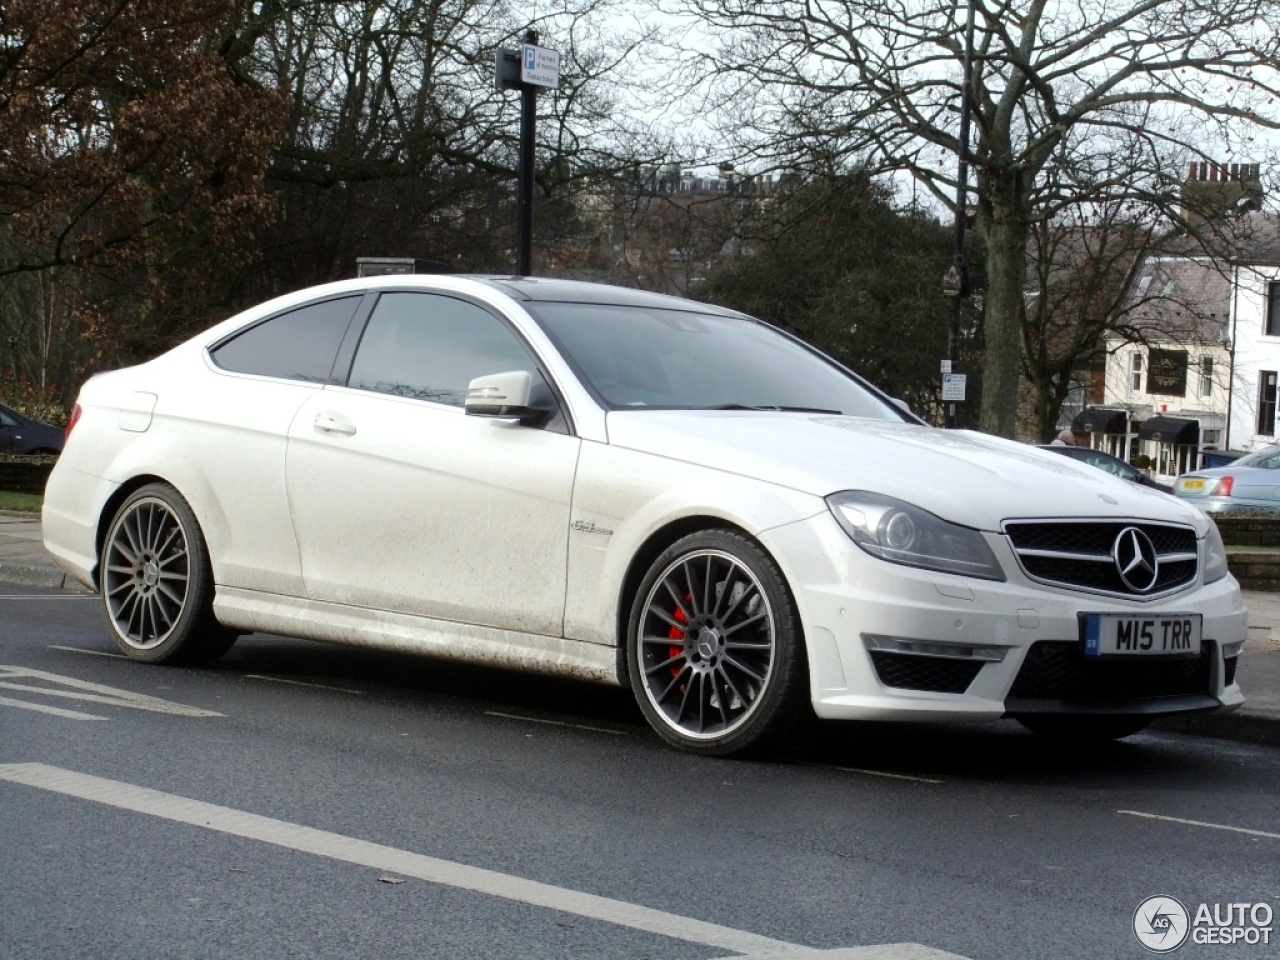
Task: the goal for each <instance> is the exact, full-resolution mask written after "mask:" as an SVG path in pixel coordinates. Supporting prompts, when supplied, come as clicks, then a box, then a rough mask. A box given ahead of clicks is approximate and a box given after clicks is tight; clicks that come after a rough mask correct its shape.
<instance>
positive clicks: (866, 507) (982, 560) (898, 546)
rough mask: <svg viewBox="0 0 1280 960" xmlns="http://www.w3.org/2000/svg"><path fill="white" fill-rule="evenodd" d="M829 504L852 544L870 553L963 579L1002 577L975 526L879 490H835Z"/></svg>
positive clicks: (884, 558) (893, 561)
mask: <svg viewBox="0 0 1280 960" xmlns="http://www.w3.org/2000/svg"><path fill="white" fill-rule="evenodd" d="M827 506H828V507H830V509H831V513H832V515H833V516H834V517H835V518H836V522H837V523H839V524H840V526H841V527H842V528H843V529H844V532H845V533H847V534H848V535H849V537H850V538H851V539H852V540H853V542H854V543H856V544H857V545H858V546H859V547H861V548H862V549H863V550H865V551H866V552H867V553H869V554H871V555H872V556H873V557H879V558H880V559H881V560H888V561H889V562H890V563H903V564H906V565H907V566H909V567H922V568H923V569H925V570H939V571H941V572H943V573H957V574H960V575H961V576H965V577H981V578H982V579H984V580H1003V579H1004V574H1003V573H1002V572H1001V570H1000V564H998V563H997V562H996V558H995V554H993V553H992V552H991V548H990V547H988V546H987V542H986V541H985V540H984V539H983V538H982V534H980V533H978V531H977V530H971V529H969V528H968V527H961V526H957V525H956V524H954V523H948V522H947V521H945V520H943V519H942V518H941V517H936V516H934V515H933V514H932V513H929V512H927V511H925V510H921V509H920V508H919V507H914V506H912V505H911V504H909V503H904V502H903V501H901V500H895V499H894V498H893V497H886V496H884V495H882V494H879V493H864V492H862V491H860V490H846V491H845V492H843V493H833V494H832V495H831V496H829V497H827Z"/></svg>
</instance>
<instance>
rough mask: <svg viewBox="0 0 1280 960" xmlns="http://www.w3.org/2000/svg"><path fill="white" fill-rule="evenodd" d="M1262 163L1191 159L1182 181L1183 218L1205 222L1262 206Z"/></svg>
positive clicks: (1194, 222) (1195, 221)
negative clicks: (1226, 162)
mask: <svg viewBox="0 0 1280 960" xmlns="http://www.w3.org/2000/svg"><path fill="white" fill-rule="evenodd" d="M1260 174H1261V166H1260V165H1259V164H1256V163H1232V164H1225V163H1211V162H1209V161H1206V160H1200V161H1198V162H1196V161H1193V162H1192V163H1191V164H1190V166H1189V167H1188V168H1187V179H1186V180H1185V181H1184V182H1183V184H1182V217H1183V219H1184V220H1186V221H1187V222H1188V223H1191V224H1197V223H1205V222H1207V221H1209V220H1214V219H1216V218H1218V217H1222V216H1230V215H1233V214H1239V213H1244V212H1246V211H1249V210H1257V209H1259V208H1260V207H1261V206H1262V179H1261V176H1260Z"/></svg>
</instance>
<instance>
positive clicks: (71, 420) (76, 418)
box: [62, 403, 84, 446]
mask: <svg viewBox="0 0 1280 960" xmlns="http://www.w3.org/2000/svg"><path fill="white" fill-rule="evenodd" d="M82 413H84V411H83V410H81V409H80V404H78V403H77V404H76V405H75V406H74V407H72V408H71V416H69V417H67V430H66V433H64V434H63V435H62V444H63V446H66V443H67V441H68V440H70V439H71V431H72V430H74V429H75V428H76V424H77V423H79V422H80V414H82Z"/></svg>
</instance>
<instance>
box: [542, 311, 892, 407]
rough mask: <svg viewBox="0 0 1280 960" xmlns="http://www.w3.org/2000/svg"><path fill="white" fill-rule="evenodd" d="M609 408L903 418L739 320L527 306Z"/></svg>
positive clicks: (763, 328) (804, 352)
mask: <svg viewBox="0 0 1280 960" xmlns="http://www.w3.org/2000/svg"><path fill="white" fill-rule="evenodd" d="M525 306H526V309H528V310H529V312H530V313H531V314H533V316H534V317H535V318H536V319H537V320H538V322H539V323H540V324H541V325H542V327H543V329H544V330H546V332H547V334H548V336H550V337H551V339H552V340H554V341H555V343H556V345H557V347H559V349H560V352H561V353H562V354H564V356H565V358H566V359H567V360H568V361H569V362H570V363H571V364H572V365H573V366H574V367H575V369H576V371H577V373H578V375H579V376H580V377H581V378H582V380H583V381H584V382H585V383H586V384H587V386H588V387H589V388H590V389H592V390H593V391H594V392H595V394H596V395H597V396H598V397H599V398H600V399H601V400H603V401H604V403H605V405H606V406H608V407H610V408H613V409H637V408H648V407H656V408H665V409H672V408H676V409H691V408H692V409H757V408H761V409H783V410H804V411H816V412H826V413H842V414H847V415H850V416H857V417H869V418H874V419H878V420H905V419H907V417H906V415H905V414H904V413H903V412H902V411H901V410H899V409H898V408H897V407H895V406H894V405H893V404H892V403H890V402H888V401H887V400H885V399H883V398H881V397H880V396H878V395H877V394H875V393H873V392H871V390H869V389H868V388H867V387H866V386H864V385H863V384H862V383H860V382H859V381H858V380H857V379H855V378H854V377H852V376H850V375H849V374H848V373H846V372H845V371H843V370H841V369H840V368H839V367H838V366H836V365H835V364H834V363H833V362H831V361H829V360H827V359H826V358H825V357H823V356H822V354H820V353H818V352H816V351H814V350H811V349H810V348H808V347H806V346H805V345H804V344H802V343H800V342H799V341H797V340H794V339H792V338H791V337H788V336H787V335H785V334H783V333H781V332H780V331H778V330H775V329H774V328H772V327H770V326H768V325H766V324H763V323H759V322H756V321H752V320H747V319H744V318H741V317H733V316H722V315H717V314H709V313H697V312H694V311H685V310H663V309H654V308H652V307H638V306H621V305H617V304H587V303H550V302H541V303H527V304H525Z"/></svg>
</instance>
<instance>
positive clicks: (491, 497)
mask: <svg viewBox="0 0 1280 960" xmlns="http://www.w3.org/2000/svg"><path fill="white" fill-rule="evenodd" d="M529 282H531V283H534V282H536V281H529ZM385 288H396V289H402V290H403V289H422V290H431V291H436V292H446V293H457V294H465V295H466V296H467V297H468V298H470V299H471V300H472V301H473V302H476V303H482V304H485V305H486V306H487V307H488V308H489V309H490V310H491V311H492V312H494V313H495V314H497V315H500V316H502V317H504V318H506V320H507V322H509V323H510V324H511V326H512V327H513V328H514V329H515V330H516V331H518V332H519V334H520V335H521V336H522V337H523V338H524V340H525V341H526V343H527V345H528V347H529V348H530V349H532V351H533V352H534V354H535V355H536V359H537V361H538V363H539V364H540V365H541V367H542V369H543V370H544V371H545V372H546V374H547V376H548V379H549V380H550V381H551V382H552V383H553V384H554V385H555V387H556V389H557V391H558V395H559V396H560V398H561V401H562V403H563V405H564V410H565V414H566V420H567V423H568V429H567V430H565V431H564V432H552V431H545V430H541V429H536V428H531V427H527V426H522V425H520V424H518V423H515V422H513V421H511V420H495V419H485V418H480V417H475V416H467V415H465V414H464V413H463V411H462V409H461V408H459V407H453V406H448V405H445V404H441V403H434V402H430V401H425V400H419V399H410V398H405V397H395V396H388V395H385V394H378V393H371V392H368V391H364V390H357V389H353V388H349V387H346V386H342V385H337V384H332V383H331V384H328V385H320V384H316V383H308V382H300V381H296V380H281V379H275V378H272V377H263V376H253V375H244V374H236V373H230V372H227V371H225V370H222V369H220V368H218V367H217V366H216V365H215V364H214V363H212V362H211V361H210V358H209V354H208V348H209V347H210V346H211V345H213V344H215V343H217V342H218V341H220V340H221V339H222V338H224V337H225V336H226V335H227V334H229V333H232V332H234V331H237V330H240V329H241V328H244V327H246V326H248V325H249V324H251V323H253V322H254V321H256V320H258V319H259V318H263V317H267V316H271V315H273V314H275V313H278V312H280V311H281V310H283V309H284V308H286V307H291V306H297V305H300V304H305V303H308V302H310V301H311V300H314V299H316V298H317V297H320V296H324V295H332V294H334V293H340V292H352V291H360V290H374V291H376V290H378V289H385ZM487 372H488V373H499V372H501V371H496V370H495V371H487ZM140 397H141V398H154V400H152V399H146V401H145V403H143V402H142V401H140V399H139V398H140ZM79 404H80V407H81V409H82V416H81V419H80V421H79V424H78V425H77V426H76V428H75V430H74V433H73V438H72V441H71V442H70V443H69V444H68V446H67V449H66V451H65V452H64V454H63V456H62V458H61V460H60V462H59V463H58V465H57V467H56V468H55V470H54V472H53V475H52V477H51V479H50V483H49V487H48V490H47V493H46V500H45V509H44V525H45V526H44V529H45V534H46V545H47V546H48V548H49V550H50V552H51V553H52V555H53V556H54V558H55V559H56V561H57V562H58V564H59V565H60V566H61V567H62V568H63V569H65V570H66V571H67V572H68V573H69V574H71V575H72V576H74V577H75V578H77V579H78V580H80V581H81V582H83V583H85V584H86V585H88V586H91V587H96V586H97V584H98V579H97V578H98V564H99V538H100V536H101V533H102V530H103V529H104V526H105V524H106V523H107V522H108V521H109V520H110V516H109V514H110V513H111V512H112V508H110V507H109V503H111V502H113V501H112V497H113V495H115V494H117V492H118V491H121V490H122V489H125V488H128V487H132V486H135V485H137V483H139V482H141V481H142V480H143V479H145V478H151V479H158V480H162V481H164V482H165V483H168V484H170V485H172V486H173V487H174V488H175V489H176V490H177V491H178V492H179V493H180V494H181V496H182V497H183V498H184V499H185V500H186V502H187V503H188V504H189V505H190V507H191V509H192V511H193V512H194V514H195V516H196V518H197V520H198V522H199V525H200V528H201V531H202V532H203V535H204V537H205V540H206V542H207V544H208V550H209V555H210V559H211V562H212V567H213V579H214V583H215V584H216V596H215V599H214V602H213V609H214V612H215V614H216V616H217V617H218V619H219V621H220V622H222V623H223V624H225V625H226V626H228V627H231V628H234V629H237V630H242V631H253V630H258V631H268V632H275V633H286V634H294V635H298V636H303V637H310V638H312V639H316V640H324V641H330V642H338V643H349V644H359V645H368V646H376V647H384V648H389V649H397V650H416V651H419V652H425V653H430V654H432V655H436V656H443V657H452V658H457V659H463V660H469V661H472V662H478V663H487V664H494V665H501V666H507V667H514V668H518V669H524V670H530V671H534V672H544V673H558V674H564V675H569V676H575V677H581V678H588V679H593V680H597V681H603V682H611V683H626V682H627V674H626V666H625V664H624V662H623V658H622V657H621V656H620V655H619V653H618V651H619V649H620V647H621V645H623V644H624V642H625V638H624V636H623V633H624V631H625V628H626V620H627V615H628V613H629V609H630V604H631V602H632V597H631V595H630V594H629V593H628V592H627V587H628V585H630V586H631V587H634V586H635V581H634V576H635V569H636V568H635V558H636V556H637V555H638V554H642V553H643V552H644V551H645V550H647V549H649V547H650V546H651V545H652V544H653V542H654V538H655V537H662V536H664V531H666V530H668V529H671V528H672V526H673V525H680V524H689V523H690V522H692V523H693V524H695V525H698V524H700V525H703V526H705V525H707V524H712V523H714V524H718V525H722V526H727V527H731V528H734V529H737V530H739V531H741V532H742V533H743V534H745V535H746V536H747V537H749V538H751V539H753V540H755V541H756V542H758V543H759V544H760V545H761V546H762V547H763V548H764V549H765V550H766V551H767V553H768V554H769V555H770V556H771V557H772V558H773V559H774V560H775V561H776V563H777V565H778V567H779V568H780V569H781V571H782V573H783V575H784V576H785V579H786V583H787V586H788V587H789V589H790V591H791V593H792V594H793V595H794V598H795V602H796V605H797V607H798V609H799V612H800V619H801V623H802V626H803V633H804V642H805V648H806V653H807V661H808V670H809V688H810V701H811V703H812V705H813V708H814V710H815V711H816V712H817V713H818V714H819V715H820V716H822V717H828V718H845V719H860V718H861V719H866V718H875V719H915V718H934V719H944V718H950V719H990V718H996V717H1000V716H1002V715H1004V714H1005V712H1006V707H1005V702H1004V701H1005V698H1006V696H1007V694H1008V691H1009V688H1010V685H1011V684H1012V683H1013V680H1014V677H1015V675H1016V674H1017V671H1018V669H1019V667H1020V666H1021V665H1022V663H1023V660H1024V658H1025V656H1026V653H1027V650H1028V649H1029V648H1030V646H1031V644H1032V643H1034V642H1036V641H1039V640H1058V641H1075V640H1076V639H1077V638H1078V637H1079V633H1080V620H1079V616H1080V614H1082V613H1107V612H1124V611H1128V612H1138V613H1142V612H1146V613H1151V612H1157V613H1173V612H1178V613H1183V612H1195V613H1199V614H1201V615H1202V617H1203V624H1204V638H1205V640H1208V641H1213V642H1214V644H1215V646H1214V648H1213V649H1214V650H1215V651H1216V653H1215V654H1214V656H1215V657H1216V659H1215V661H1214V664H1213V671H1214V673H1213V676H1214V683H1213V689H1212V690H1211V691H1210V693H1211V695H1212V697H1213V698H1214V700H1215V701H1216V702H1217V704H1218V706H1219V708H1220V709H1231V708H1233V707H1235V706H1238V705H1239V704H1240V702H1241V701H1242V696H1241V694H1240V691H1239V687H1238V686H1237V685H1235V684H1234V683H1232V684H1227V683H1225V682H1224V679H1223V651H1224V649H1225V650H1229V651H1233V652H1238V648H1239V645H1240V644H1242V642H1243V640H1244V638H1245V629H1246V618H1245V610H1244V606H1243V603H1242V600H1241V596H1240V591H1239V588H1238V585H1237V584H1236V582H1235V580H1234V579H1233V578H1232V577H1231V576H1230V575H1225V576H1222V577H1221V578H1219V579H1217V580H1216V581H1215V582H1213V583H1206V582H1205V580H1204V570H1205V567H1206V561H1207V555H1206V550H1207V544H1208V542H1209V540H1208V538H1210V537H1211V536H1212V535H1213V534H1212V530H1211V524H1210V522H1209V521H1208V520H1207V519H1206V518H1205V517H1204V516H1203V514H1201V513H1200V511H1197V510H1195V509H1194V508H1192V507H1190V506H1188V505H1186V504H1182V503H1179V502H1178V501H1176V500H1174V499H1172V498H1170V497H1167V496H1164V495H1162V494H1159V493H1157V492H1154V491H1150V490H1146V489H1143V488H1139V487H1136V486H1134V485H1132V484H1128V483H1126V482H1124V481H1122V480H1120V479H1117V478H1115V477H1111V476H1109V475H1107V474H1105V473H1102V472H1100V471H1097V470H1094V469H1092V468H1089V467H1087V466H1082V465H1079V464H1076V463H1073V462H1072V461H1069V460H1065V459H1063V458H1060V457H1056V456H1053V455H1051V454H1048V453H1044V452H1042V451H1037V450H1034V449H1031V448H1028V447H1026V446H1023V445H1019V444H1014V443H1011V442H1008V441H1004V440H1000V439H997V438H992V437H988V436H984V435H981V434H976V433H971V432H944V431H940V430H936V429H933V428H930V427H927V426H923V425H920V424H916V423H910V422H897V421H895V420H891V419H873V418H866V417H853V416H843V415H830V414H814V413H803V412H785V411H770V410H658V409H645V410H632V409H613V410H610V409H607V408H606V407H605V406H603V405H602V404H601V403H599V402H598V401H597V400H596V399H595V397H594V396H593V394H592V392H591V390H590V389H588V388H587V387H586V386H585V385H584V384H582V383H581V382H579V379H578V377H577V376H576V374H575V372H574V368H573V367H572V365H571V364H570V363H569V362H568V361H567V360H566V359H565V358H564V357H562V356H561V355H560V354H559V352H558V351H557V349H556V345H555V343H554V342H553V340H552V339H551V338H550V337H549V336H548V335H547V334H546V333H545V332H544V331H543V330H542V328H541V327H540V325H539V324H538V322H537V321H535V319H534V317H533V316H531V315H530V313H529V312H527V311H526V310H525V309H524V308H523V307H522V306H521V303H520V302H519V300H517V299H515V298H513V297H510V296H507V295H505V294H504V293H503V292H501V290H500V289H498V288H495V287H494V286H492V285H488V284H485V283H483V282H479V281H475V280H468V279H465V278H455V277H430V278H414V277H409V278H405V277H395V278H379V279H371V280H360V281H346V282H344V283H340V284H333V285H329V286H327V287H323V288H316V289H313V290H310V291H300V292H299V293H296V294H291V295H289V296H287V297H284V298H280V299H278V300H276V301H272V302H271V303H268V304H264V305H262V306H261V307H258V308H255V309H254V310H251V311H247V312H245V313H243V314H240V315H238V316H236V317H233V318H231V319H229V320H227V321H225V322H224V323H222V324H219V325H218V326H216V327H214V328H212V329H211V330H209V331H206V332H205V333H204V334H201V335H200V336H198V337H196V338H193V339H192V340H191V341H188V342H187V343H185V344H183V345H181V346H179V347H177V348H175V349H174V350H172V351H170V352H169V353H168V354H166V355H164V356H162V357H160V358H158V359H156V360H154V361H152V362H150V363H147V364H143V365H140V366H138V367H134V368H131V369H127V370H122V371H117V372H114V373H110V374H105V375H102V376H99V377H95V378H94V379H92V380H90V381H89V382H88V383H87V384H85V386H84V388H83V389H82V391H81V395H80V399H79ZM148 408H149V416H146V417H144V416H141V415H140V413H139V411H141V410H144V409H148ZM844 490H868V491H877V492H880V493H883V494H887V495H890V496H892V497H895V498H898V499H900V500H903V501H907V502H909V503H911V504H914V505H915V506H916V507H919V508H921V509H923V510H926V511H929V512H930V513H933V514H935V515H937V516H938V517H941V518H943V519H945V520H947V521H949V522H950V523H952V524H957V525H960V526H963V527H967V528H970V529H972V530H976V531H979V532H980V534H981V536H982V538H983V540H984V541H985V542H986V544H987V545H988V547H989V548H990V550H991V552H992V554H993V555H994V556H995V558H996V559H997V561H998V562H999V565H1000V568H1001V570H1002V571H1003V574H1004V580H1002V581H996V580H982V579H975V578H972V577H963V576H959V575H955V574H949V573H943V572H938V571H934V570H926V569H918V568H914V567H909V566H903V565H901V564H896V563H890V562H886V561H884V560H881V559H879V558H877V557H874V556H871V555H870V554H868V553H866V552H864V551H863V550H861V549H860V548H859V547H858V546H856V545H855V544H854V543H853V542H852V540H851V539H850V537H849V535H848V534H846V533H845V531H844V530H843V529H842V528H841V526H840V525H839V524H838V523H837V522H836V519H835V518H834V516H833V514H832V512H831V510H830V509H828V506H827V502H826V500H825V498H826V497H827V496H829V495H831V494H834V493H838V492H840V491H844ZM1081 518H1088V519H1093V520H1099V521H1106V520H1119V521H1133V522H1138V521H1143V522H1154V523H1163V524H1173V525H1178V526H1182V527H1185V528H1189V529H1190V530H1193V531H1194V533H1195V537H1196V542H1197V545H1198V546H1197V550H1198V553H1199V560H1198V569H1199V571H1200V572H1199V574H1198V575H1197V577H1196V579H1195V580H1194V581H1193V582H1192V583H1190V584H1189V585H1187V586H1185V587H1184V588H1181V589H1179V590H1177V591H1175V592H1174V593H1173V594H1172V595H1167V596H1162V597H1160V598H1159V599H1149V598H1125V597H1116V596H1107V595H1101V594H1098V593H1097V592H1092V593H1091V592H1087V591H1081V590H1078V589H1068V588H1064V587H1062V586H1055V585H1048V584H1045V583H1040V582H1036V581H1034V580H1032V579H1031V578H1029V577H1028V576H1027V575H1026V574H1025V573H1024V572H1023V570H1022V568H1021V566H1020V564H1019V562H1018V559H1017V558H1016V556H1015V555H1014V552H1013V550H1012V548H1011V545H1010V542H1009V540H1008V538H1007V537H1006V535H1005V532H1004V525H1005V524H1006V523H1008V522H1010V521H1014V520H1018V519H1039V520H1047V521H1071V520H1073V519H1081ZM629 577H632V578H633V579H630V580H629V579H628V578H629ZM877 636H884V637H890V638H899V639H903V640H906V641H910V642H920V643H931V644H937V645H942V646H943V647H947V645H950V649H955V650H956V651H963V650H966V649H969V648H983V649H986V650H987V651H988V652H990V651H996V652H995V653H992V654H991V655H992V656H993V657H996V658H997V660H995V661H993V662H990V663H986V664H985V665H984V666H983V668H982V669H981V671H980V673H979V674H978V676H977V679H976V680H975V681H974V682H973V685H972V686H971V688H970V689H969V690H967V691H966V692H964V693H960V694H958V693H935V692H928V691H925V690H916V689H904V688H897V687H893V688H891V687H888V686H885V685H884V684H882V683H881V682H880V680H879V679H878V677H877V673H876V670H875V668H874V667H873V665H872V662H871V659H870V658H869V655H868V652H867V643H868V640H867V638H868V637H877Z"/></svg>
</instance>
